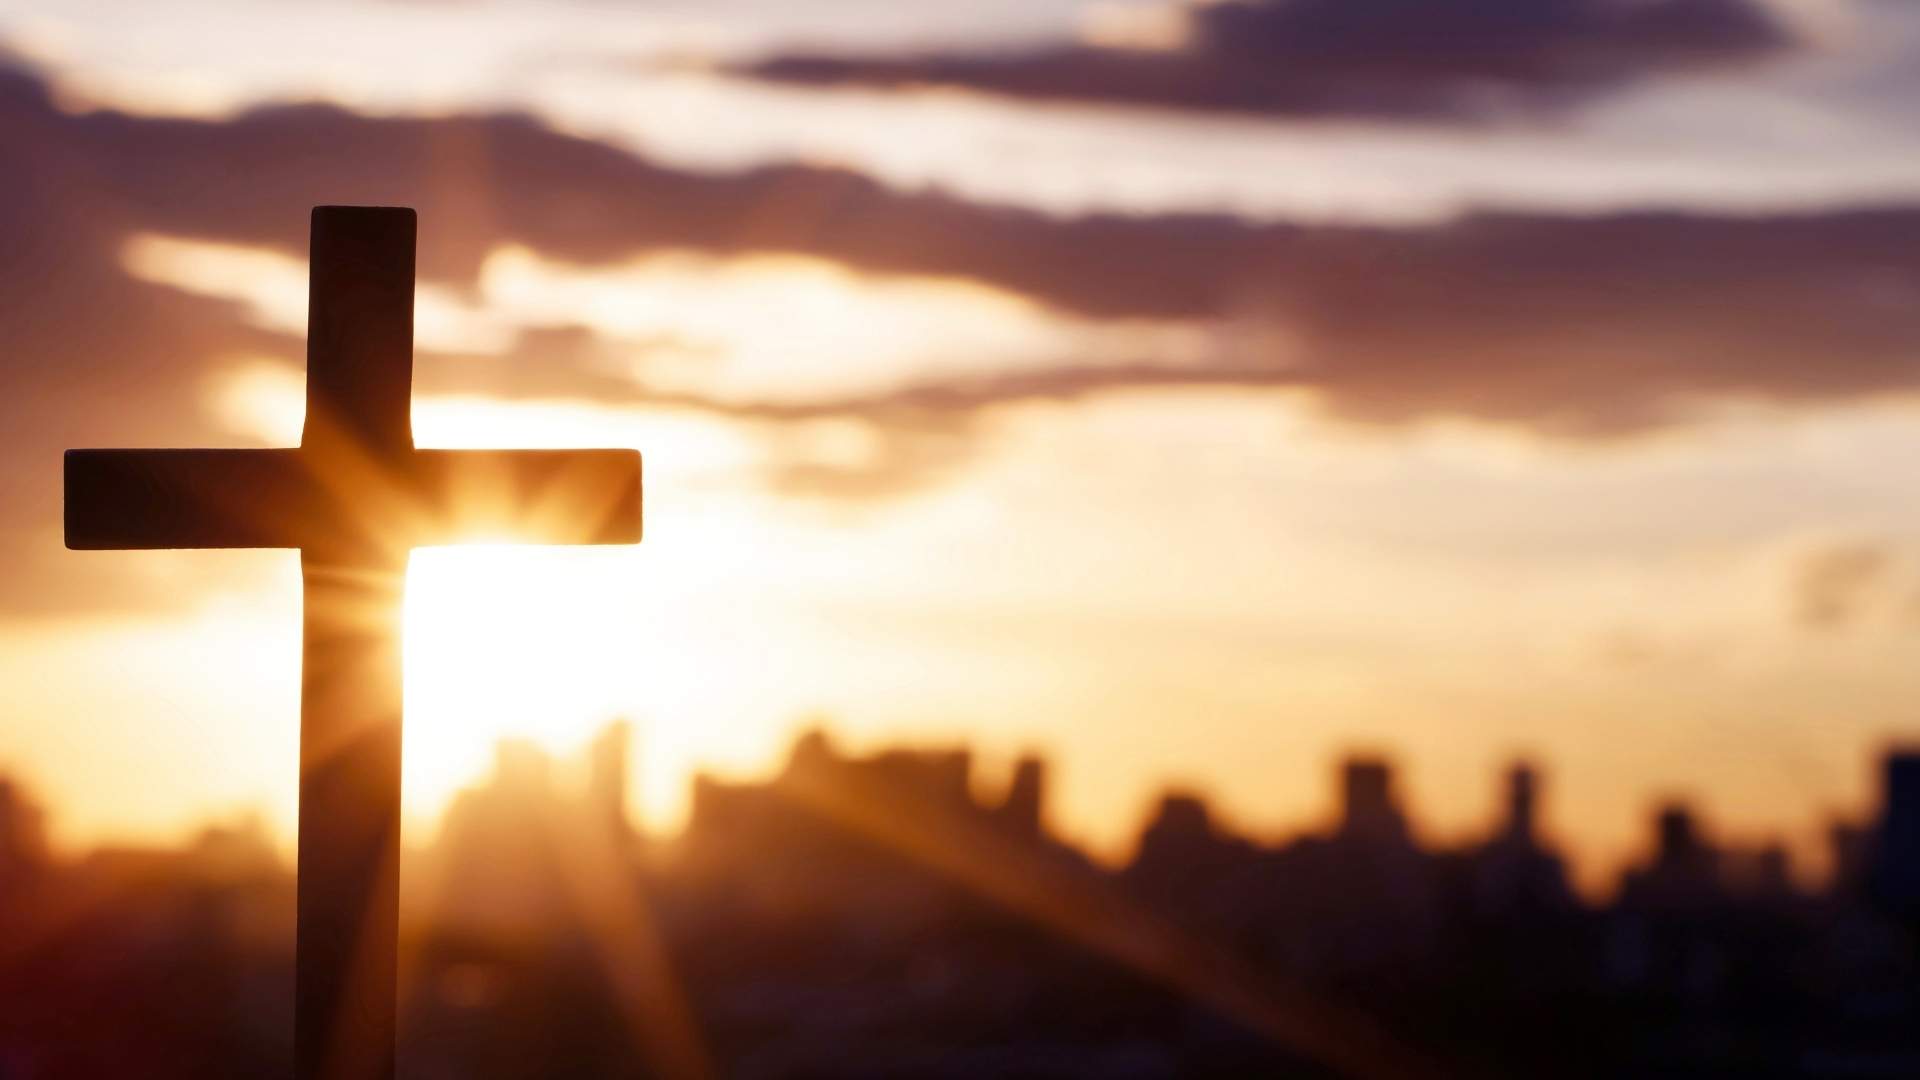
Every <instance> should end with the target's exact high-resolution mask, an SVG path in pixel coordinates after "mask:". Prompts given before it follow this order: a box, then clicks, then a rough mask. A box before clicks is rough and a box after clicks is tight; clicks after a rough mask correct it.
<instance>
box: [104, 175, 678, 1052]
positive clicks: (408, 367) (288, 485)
mask: <svg viewBox="0 0 1920 1080" xmlns="http://www.w3.org/2000/svg"><path fill="white" fill-rule="evenodd" d="M414 232H415V227H414V213H413V211H412V210H411V209H407V208H402V207H361V206H318V207H315V208H314V210H313V220H312V247H313V252H312V266H311V269H310V271H309V280H308V313H307V420H306V428H305V431H304V432H303V433H302V436H301V440H300V446H299V447H298V448H296V449H280V450H69V451H67V455H66V535H67V546H68V547H69V548H74V549H102V548H255V547H269V548H298V549H300V553H301V554H300V564H301V575H302V579H303V585H304V599H305V605H306V610H305V617H304V622H305V626H304V630H305V642H304V645H303V649H304V656H303V669H302V673H301V684H300V827H299V831H300V838H299V901H298V907H299V915H298V936H297V939H296V945H295V951H296V960H295V963H296V972H297V973H296V976H295V1005H294V1012H295V1024H294V1054H295V1058H296V1061H297V1072H298V1075H299V1076H300V1077H301V1078H302V1080H367V1078H378V1080H384V1078H387V1077H391V1076H392V1075H393V1072H394V1035H395V1020H394V1013H395V986H394V977H395V959H394V954H395V946H396V937H397V932H398V921H399V879H400V864H399V839H400V712H401V684H400V666H401V665H400V633H399V622H400V601H401V598H402V593H403V591H404V587H405V577H406V568H407V558H408V554H409V552H410V551H411V549H412V548H414V547H416V546H420V545H426V544H445V543H451V542H455V541H456V540H459V539H463V538H481V539H488V540H514V541H523V542H532V543H550V544H632V543H637V542H639V540H640V455H639V454H638V453H637V452H636V451H633V450H512V451H503V450H416V449H415V448H414V446H413V427H412V424H411V422H410V419H409V413H410V411H411V405H412V384H413V257H414Z"/></svg>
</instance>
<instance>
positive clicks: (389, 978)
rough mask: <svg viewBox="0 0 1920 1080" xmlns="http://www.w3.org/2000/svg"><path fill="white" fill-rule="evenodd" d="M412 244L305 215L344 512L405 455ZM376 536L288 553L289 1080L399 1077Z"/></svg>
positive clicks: (310, 410)
mask: <svg viewBox="0 0 1920 1080" xmlns="http://www.w3.org/2000/svg"><path fill="white" fill-rule="evenodd" d="M414 238H415V220H414V213H413V211H412V210H410V209H405V208H399V207H336V206H320V207H315V208H314V211H313V223H312V255H311V267H310V269H309V270H308V278H307V282H308V284H307V420H306V427H305V430H304V431H303V432H302V434H301V439H300V448H301V453H302V455H303V456H308V457H311V458H313V459H315V461H316V465H317V466H318V467H317V468H316V470H315V471H316V473H318V474H321V475H330V476H335V477H339V478H340V479H339V480H338V484H339V486H341V487H342V488H344V489H346V490H343V491H341V492H339V493H338V495H339V497H341V498H348V497H353V496H354V495H355V494H356V493H357V494H359V496H360V497H369V496H371V495H372V494H373V493H372V492H369V491H358V492H356V490H355V489H361V488H364V487H371V486H372V485H363V484H358V483H353V482H352V478H353V477H354V475H355V474H356V473H363V474H365V475H367V476H369V477H375V476H394V475H399V474H400V473H401V471H402V467H403V466H404V464H405V463H406V461H407V459H408V458H409V457H410V456H411V452H412V450H413V424H412V419H411V415H410V414H411V409H412V397H413V263H414V242H415V240H414ZM342 520H345V519H342ZM380 524H381V523H380V522H377V521H373V520H362V521H361V522H360V526H361V527H359V528H336V529H331V530H327V532H326V534H325V536H324V537H323V538H322V537H316V538H314V539H315V540H317V541H319V542H314V541H310V542H309V543H308V545H307V546H306V547H305V549H304V550H303V551H302V552H301V556H300V572H301V583H302V592H303V596H302V600H303V603H304V613H303V623H304V626H303V629H304V637H303V645H302V650H303V655H302V658H301V660H302V663H301V670H300V826H299V829H300V839H299V849H300V854H299V860H300V875H299V885H298V890H299V898H298V908H299V913H298V917H297V921H298V926H297V929H296V931H295V935H296V936H295V944H294V954H295V960H294V970H295V972H296V974H295V976H294V980H295V985H294V1056H295V1059H296V1060H297V1061H298V1063H299V1064H298V1073H299V1080H391V1078H392V1077H393V1075H394V1072H395V1059H394V1055H395V1046H396V1043H397V1040H398V1034H399V1033H398V1030H397V1023H398V1021H397V1015H398V1002H397V1001H396V1000H395V995H396V993H397V990H396V986H395V977H396V970H395V968H396V956H397V952H398V948H399V936H400V930H399V919H400V745H401V725H400V716H401V695H402V693H403V690H402V683H401V663H402V661H401V639H400V617H401V606H402V601H403V593H404V588H405V586H404V583H405V580H406V573H407V565H406V564H407V554H408V551H407V545H405V544H402V545H399V546H397V547H396V546H393V545H387V544H383V543H382V542H381V539H380V534H379V532H378V526H379V525H380Z"/></svg>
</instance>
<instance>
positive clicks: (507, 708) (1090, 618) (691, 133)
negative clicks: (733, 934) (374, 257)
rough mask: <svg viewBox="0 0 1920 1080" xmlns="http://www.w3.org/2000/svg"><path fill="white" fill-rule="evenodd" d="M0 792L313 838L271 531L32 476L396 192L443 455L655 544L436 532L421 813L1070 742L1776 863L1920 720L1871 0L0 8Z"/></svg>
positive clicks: (286, 299) (76, 839)
mask: <svg viewBox="0 0 1920 1080" xmlns="http://www.w3.org/2000/svg"><path fill="white" fill-rule="evenodd" d="M0 55H4V56H5V57H6V58H7V59H6V60H5V62H4V64H3V65H0V438H3V439H4V440H5V441H6V445H5V447H4V449H5V455H4V458H0V769H4V770H7V771H10V772H14V773H17V774H19V775H21V776H22V777H23V778H25V779H26V780H27V781H28V782H29V783H30V784H31V785H32V786H33V787H34V788H35V789H36V790H37V791H39V792H40V793H41V794H42V795H43V796H44V797H45V798H46V799H47V800H48V801H49V803H51V804H52V805H53V807H54V808H55V825H56V829H57V836H58V838H59V839H60V840H61V841H62V842H65V843H67V844H72V845H78V844H87V843H93V842H96V841H101V840H112V839H128V838H132V839H164V838H170V837H173V836H177V835H180V834H181V833H182V832H183V831H184V830H186V829H188V828H190V827H192V826H193V825H195V824H196V823H198V822H201V821H204V820H206V819H208V818H209V817H210V816H223V817H224V816H231V815H233V814H235V813H239V812H243V811H245V810H247V809H248V808H253V807H258V808H260V809H261V810H262V812H264V813H265V814H266V816H267V818H268V820H269V821H270V822H271V823H272V825H273V827H274V828H275V830H276V831H277V832H278V833H279V834H280V835H282V836H285V837H290V836H291V835H292V833H291V830H292V823H293V820H294V808H293V793H294V786H295V778H296V747H297V726H296V718H297V713H298V689H299V688H298V674H299V673H298V656H299V588H298V583H299V575H298V572H297V565H298V564H297V560H296V558H295V556H293V555H292V554H289V553H272V552H258V553H238V552H181V553H129V552H89V553H75V552H67V551H65V550H63V549H62V546H61V541H60V529H59V475H60V471H59V470H60V466H59V453H60V451H61V450H62V449H64V448H66V447H70V446H116V445H119V446H168V445H179V446H193V445H208V446H220V445H230V446H266V445H285V444H290V443H292V442H294V441H296V440H297V439H298V436H299V431H300V425H301V418H302V409H303V404H302V394H303V388H302V381H301V379H302V374H301V358H302V355H303V345H302V339H303V336H304V329H305V297H306V294H305V289H306V284H305V282H306V267H305V243H306V227H307V213H308V209H309V207H310V206H311V205H313V204H315V203H322V202H340V203H400V204H406V205H411V206H415V207H417V208H418V210H419V213H420V229H421V235H420V266H419V271H420V292H419V298H418V325H417V329H416V347H417V354H418V361H417V367H418V370H417V373H416V396H415V427H416V432H417V437H418V441H419V442H420V444H421V445H427V446H502V447H507V446H630V447H637V448H639V449H640V450H641V451H642V452H643V454H644V455H645V460H646V470H647V538H646V541H645V543H644V544H643V545H641V546H640V547H638V548H632V549H610V550H594V551H585V552H583V551H565V550H550V551H542V550H535V549H511V550H509V549H497V548H484V547H480V548H468V549H442V550H432V551H426V552H422V553H420V554H418V555H416V556H415V558H414V562H413V568H412V571H411V574H410V584H409V590H410V591H409V600H408V611H407V622H408V632H409V639H408V659H407V670H408V680H409V686H408V716H407V725H408V726H407V747H406V753H407V762H406V771H407V783H408V790H407V796H408V800H409V808H410V811H411V812H412V815H413V816H412V818H411V824H412V825H413V826H415V827H420V828H425V827H428V826H430V825H431V823H432V822H433V820H434V817H435V815H436V814H437V813H438V811H439V809H440V808H441V806H442V804H443V803H444V801H445V799H446V798H447V797H448V795H449V794H450V793H451V792H452V791H453V790H455V789H456V788H457V787H459V786H460V785H462V784H465V783H468V782H470V781H471V780H472V779H473V778H474V776H475V775H476V773H477V772H478V771H479V770H480V769H481V768H483V767H484V764H485V762H486V760H487V758H488V756H489V754H490V753H491V745H492V743H493V742H494V740H496V739H497V738H499V737H501V736H502V735H507V734H518V735H527V736H531V737H534V738H537V739H540V740H542V741H543V742H545V743H547V744H548V745H550V746H551V747H553V748H554V749H556V750H557V751H567V750H569V749H570V748H573V747H576V746H578V745H579V744H581V743H582V742H583V741H584V740H585V739H586V738H587V737H588V736H589V735H590V733H591V732H592V731H593V730H594V729H595V728H597V727H598V726H599V725H600V724H601V723H603V722H604V721H605V720H607V719H608V718H610V717H612V716H615V715H630V716H632V717H633V718H634V719H635V721H636V723H637V726H638V735H639V740H638V741H639V747H638V750H637V753H638V758H637V760H636V764H637V766H638V767H639V768H640V770H641V773H640V775H641V782H640V784H639V791H638V793H637V795H636V799H637V800H638V801H639V804H640V805H639V806H637V809H638V810H640V811H641V812H642V813H643V814H644V815H645V818H646V820H647V822H648V823H649V825H650V826H652V827H655V828H659V829H671V828H672V827H673V826H674V825H675V824H676V823H677V822H678V821H679V820H680V816H681V815H682V814H683V813H684V800H685V794H686V788H687V783H688V779H689V777H690V776H691V774H692V773H693V772H694V771H696V770H700V769H709V770H717V771H719V772H722V773H724V774H727V775H736V776H748V775H754V774H757V773H762V772H765V771H766V770H768V769H770V768H771V767H773V766H774V765H775V764H776V763H777V762H778V760H779V759H780V757H781V755H783V754H784V753H785V750H786V747H787V745H788V743H789V742H790V741H791V739H792V737H793V735H794V733H795V732H796V731H797V730H799V729H800V728H801V727H802V726H804V725H806V724H808V723H811V722H813V719H814V718H818V717H826V718H828V722H829V723H830V726H831V728H832V730H833V731H835V732H836V733H837V734H838V735H839V736H840V737H842V738H843V739H844V740H845V741H846V742H847V743H849V744H850V745H852V746H855V747H871V746H876V745H880V744H882V743H885V742H890V741H893V740H896V739H901V738H905V739H910V740H915V741H942V742H951V741H961V740H964V741H967V742H969V743H972V744H973V745H975V746H976V747H977V748H978V750H979V751H980V753H981V755H982V759H983V763H984V765H985V769H984V772H985V774H986V777H987V779H988V781H989V782H992V781H993V780H995V779H996V778H997V777H998V776H999V775H1000V774H1001V772H1002V771H1003V769H1004V767H1005V765H1006V764H1007V763H1008V762H1010V761H1011V760H1012V758H1013V757H1014V756H1015V755H1017V754H1019V753H1021V752H1023V751H1028V750H1038V751H1041V752H1044V753H1046V754H1047V755H1049V756H1050V757H1051V759H1052V761H1053V763H1054V767H1055V777H1056V788H1055V801H1054V804H1053V808H1052V811H1053V816H1054V819H1055V823H1056V824H1057V825H1058V826H1059V827H1060V828H1061V829H1062V830H1063V831H1065V832H1066V833H1067V834H1068V835H1070V836H1072V837H1074V838H1076V839H1079V840H1082V841H1084V842H1086V843H1088V844H1090V845H1092V846H1093V847H1094V848H1095V849H1096V850H1098V851H1100V852H1102V853H1104V854H1108V855H1118V854H1121V853H1123V851H1124V845H1125V844H1126V842H1127V841H1128V840H1129V839H1130V838H1131V836H1132V835H1133V833H1134V831H1135V830H1136V829H1137V827H1138V825H1139V822H1140V820H1141V818H1142V816H1143V814H1144V813H1145V812H1146V810H1147V808H1148V806H1149V804H1150V800H1151V799H1152V798H1153V797H1154V796H1155V795H1156V794H1157V793H1158V792H1159V791H1160V790H1161V789H1162V788H1164V787H1166V786H1168V785H1181V786H1185V787H1196V788H1201V789H1204V790H1206V791H1207V792H1209V793H1210V794H1211V795H1212V796H1213V797H1214V798H1215V800H1216V803H1217V805H1218V807H1219V809H1220V811H1221V813H1222V815H1223V817H1225V818H1226V819H1227V820H1228V821H1229V822H1231V823H1233V824H1235V825H1238V826H1241V827H1244V828H1247V829H1249V830H1252V831H1254V832H1256V833H1258V834H1260V835H1265V836H1278V835H1281V834H1283V833H1285V832H1287V831H1290V830H1292V829H1296V828H1299V827H1302V826H1307V825H1311V824H1313V823H1315V822H1316V821H1318V820H1321V819H1322V818H1323V817H1324V815H1325V814H1326V813H1327V811H1328V809H1329V806H1330V797H1331V794H1332V793H1331V787H1330V781H1331V766H1332V764H1333V762H1334V761H1335V760H1336V757H1337V755H1338V754H1340V753H1342V752H1345V751H1348V750H1351V749H1369V750H1377V751H1383V752H1386V753H1389V754H1391V755H1393V756H1395V757H1396V758H1397V759H1398V761H1399V762H1400V763H1401V767H1402V772H1401V777H1402V783H1403V791H1404V793H1405V795H1406V796H1407V798H1408V801H1409V802H1410V803H1411V804H1412V805H1413V807H1414V808H1416V809H1417V810H1418V811H1419V812H1420V815H1421V827H1422V829H1423V831H1424V833H1425V835H1427V836H1430V837H1432V838H1435V839H1455V838H1464V837H1467V836H1470V835H1472V834H1473V833H1474V832H1475V830H1478V829H1482V828H1484V827H1485V826H1486V824H1487V823H1488V821H1489V820H1490V818H1491V815H1492V813H1493V811H1494V808H1495V798H1496V789H1495V785H1496V781H1497V770H1498V768H1499V767H1500V766H1501V765H1502V764H1504V763H1505V762H1506V761H1508V760H1509V759H1510V758H1512V757H1513V756H1514V755H1516V754H1526V755H1530V756H1532V757H1534V758H1536V759H1537V760H1539V761H1540V762H1541V763H1542V764H1543V765H1544V766H1545V767H1546V768H1547V769H1548V770H1549V773H1550V777H1551V779H1550V783H1551V788H1550V790H1549V796H1548V798H1549V803H1550V807H1551V809H1550V812H1549V820H1550V822H1551V824H1552V826H1553V831H1554V832H1555V834H1556V836H1557V837H1558V838H1560V839H1561V840H1562V841H1563V842H1564V843H1565V844H1566V845H1567V846H1568V847H1569V849H1570V850H1571V851H1572V852H1574V854H1575V855H1576V856H1577V858H1578V859H1579V861H1580V869H1581V871H1582V873H1583V875H1584V876H1585V878H1586V879H1587V880H1588V881H1589V882H1593V881H1597V880H1599V879H1600V876H1601V875H1602V874H1605V873H1610V872H1611V870H1612V868H1614V867H1615V866H1616V865H1617V863H1618V861H1619V860H1620V859H1622V858H1624V857H1626V856H1628V855H1629V854H1631V853H1633V852H1634V851H1635V850H1637V849H1638V848H1639V846H1640V845H1641V844H1642V842H1643V839H1644V836H1645V833H1646V829H1647V818H1648V814H1649V807H1650V806H1651V804H1652V801H1653V800H1655V799H1658V798H1664V797H1674V796H1685V797H1688V798H1693V799H1696V800H1698V802H1699V803H1700V805H1701V806H1702V808H1703V810H1704V813H1705V815H1706V820H1707V823H1708V826H1709V828H1710V829H1711V830H1712V831H1713V832H1714V833H1715V834H1716V835H1718V836H1721V837H1724V838H1727V839H1729V840H1732V841H1738V842H1758V841H1761V840H1764V839H1767V838H1770V837H1775V836H1778V837H1781V838H1784V839H1786V840H1788V841H1789V842H1790V843H1792V844H1794V845H1795V847H1796V849H1797V850H1798V851H1799V852H1800V853H1802V854H1804V855H1805V856H1806V857H1807V861H1806V863H1805V865H1806V866H1808V867H1811V868H1817V866H1818V862H1817V855H1818V851H1819V845H1820V842H1821V841H1820V838H1821V834H1822V832H1823V830H1824V828H1825V825H1826V822H1827V821H1828V820H1829V818H1830V817H1831V816H1832V815H1834V814H1853V813H1857V812H1858V811H1859V810H1860V809H1862V808H1863V807H1864V806H1865V805H1866V803H1867V801H1868V799H1869V798H1870V797H1871V791H1872V787H1871V785H1872V780H1873V776H1872V771H1871V770H1872V765H1873V760H1874V757H1875V755H1876V754H1877V753H1878V752H1879V751H1880V750H1881V749H1882V748H1883V747H1885V746H1886V745H1887V744H1888V743H1890V742H1892V741H1898V740H1903V739H1904V740H1912V739H1916V738H1920V395H1917V394H1916V391H1920V5H1917V4H1914V3H1912V2H1911V0H1644V2H1642V0H1617V2H1616V0H1528V2H1522V0H1291V2H1286V0H1220V2H1215V3H1199V2H1190V3H1183V2H1182V0H1143V2H1095V3H1088V2H1081V0H974V2H969V3H954V4H945V5H936V4H931V3H919V4H901V3H897V2H887V0H808V2H786V3H772V2H765V0H705V2H699V3H695V2H645V0H578V2H575V3H567V2H561V0H552V2H547V3H539V4H535V3H512V2H504V0H502V2H486V0H471V2H459V0H449V2H436V3H428V2H409V3H400V2H383V3H337V2H324V3H323V2H320V0H283V2H279V3H274V4H260V3H246V2H241V0H178V2H174V3H169V4H167V5H165V7H164V10H163V9H162V8H160V7H159V6H156V5H151V4H137V3H128V2H117V3H115V2H106V0H66V2H63V3H61V4H57V5H49V4H46V3H43V2H42V3H33V2H20V0H0Z"/></svg>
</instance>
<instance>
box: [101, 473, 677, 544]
mask: <svg viewBox="0 0 1920 1080" xmlns="http://www.w3.org/2000/svg"><path fill="white" fill-rule="evenodd" d="M340 457H341V455H340V454H339V453H338V452H316V451H315V450H313V449H305V450H301V449H279V450H69V451H67V457H66V538H67V546H68V547H69V548H73V549H75V550H103V549H114V548H118V549H127V548H133V549H140V548H145V549H154V548H310V549H322V550H327V549H332V550H338V549H341V548H343V547H345V548H349V549H353V550H361V551H377V550H380V549H385V548H391V549H392V550H393V551H394V552H397V553H399V554H400V556H401V557H403V558H404V553H405V550H406V549H407V548H410V547H415V546H423V545H433V544H450V543H455V542H460V541H473V540H486V541H499V542H513V543H533V544H633V543H638V542H639V540H640V533H641V523H640V501H641V488H640V483H641V481H640V454H639V452H638V451H635V450H624V449H622V450H411V451H406V452H405V453H403V454H401V455H398V456H397V457H396V458H395V459H393V460H390V461H376V460H373V459H372V458H363V459H362V460H360V461H357V462H356V461H351V460H346V461H343V460H340Z"/></svg>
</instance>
